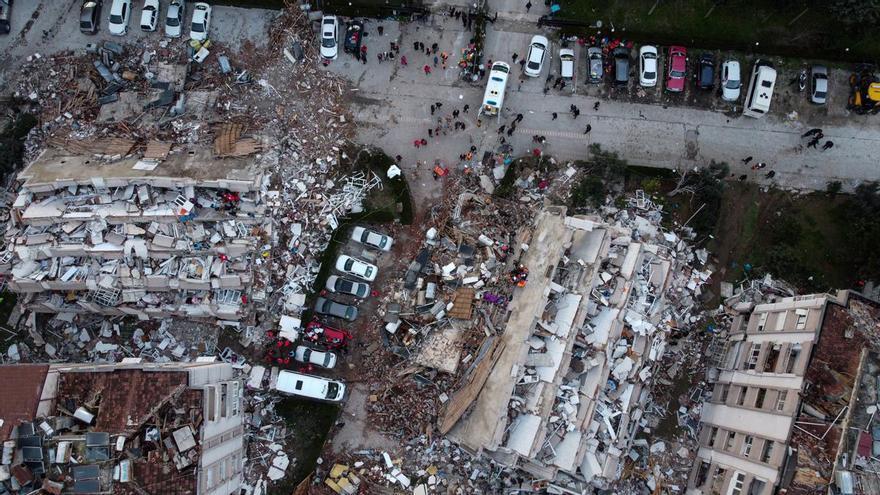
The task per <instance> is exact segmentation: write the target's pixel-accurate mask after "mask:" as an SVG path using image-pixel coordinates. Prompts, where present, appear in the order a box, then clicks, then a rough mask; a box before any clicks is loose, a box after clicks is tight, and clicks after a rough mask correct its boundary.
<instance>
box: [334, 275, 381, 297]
mask: <svg viewBox="0 0 880 495" xmlns="http://www.w3.org/2000/svg"><path fill="white" fill-rule="evenodd" d="M324 287H325V288H326V289H327V290H329V291H330V292H338V293H340V294H348V295H351V296H354V297H358V298H361V299H363V298H365V297H367V296H368V295H370V284H365V283H363V282H355V281H354V280H349V279H347V278H342V277H339V276H336V275H330V276H329V277H327V283H325V284H324Z"/></svg>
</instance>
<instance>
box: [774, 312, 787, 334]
mask: <svg viewBox="0 0 880 495" xmlns="http://www.w3.org/2000/svg"><path fill="white" fill-rule="evenodd" d="M787 314H788V311H783V312H781V313H778V314H777V315H776V331H777V332H781V331H782V330H784V327H785V316H786V315H787Z"/></svg>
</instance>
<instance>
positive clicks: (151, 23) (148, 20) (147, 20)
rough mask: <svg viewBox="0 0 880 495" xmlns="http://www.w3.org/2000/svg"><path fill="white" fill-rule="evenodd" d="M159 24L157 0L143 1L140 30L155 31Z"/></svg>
mask: <svg viewBox="0 0 880 495" xmlns="http://www.w3.org/2000/svg"><path fill="white" fill-rule="evenodd" d="M158 22H159V0H144V8H143V9H141V29H142V30H144V31H155V30H156V24H157V23H158Z"/></svg>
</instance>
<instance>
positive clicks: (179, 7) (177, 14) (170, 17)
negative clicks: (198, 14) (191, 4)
mask: <svg viewBox="0 0 880 495" xmlns="http://www.w3.org/2000/svg"><path fill="white" fill-rule="evenodd" d="M185 17H186V0H171V3H170V4H168V11H167V12H166V13H165V36H168V37H170V38H180V35H181V34H183V19H184V18H185Z"/></svg>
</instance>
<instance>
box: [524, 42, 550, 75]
mask: <svg viewBox="0 0 880 495" xmlns="http://www.w3.org/2000/svg"><path fill="white" fill-rule="evenodd" d="M549 44H550V42H549V41H547V38H545V37H543V36H539V35H536V36H532V42H531V43H529V53H528V55H526V68H525V73H526V75H527V76H529V77H538V76H540V75H541V69H543V68H544V57H545V56H546V55H547V46H548V45H549Z"/></svg>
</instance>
